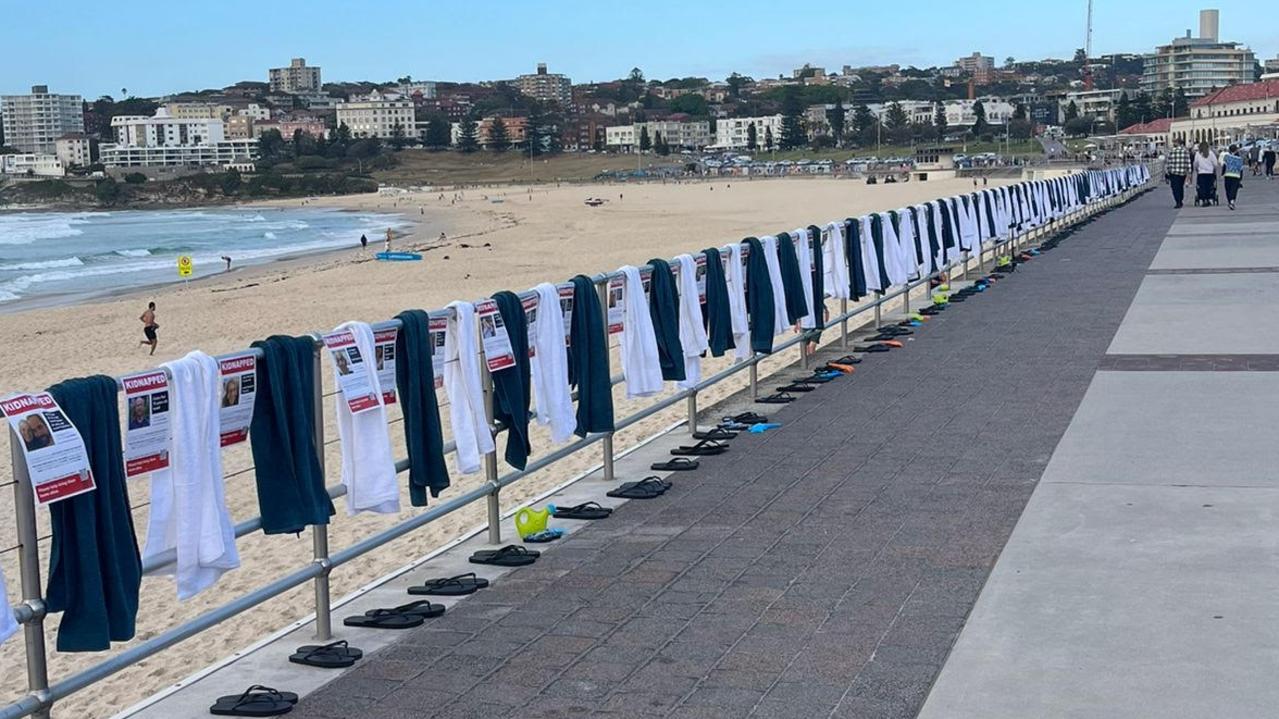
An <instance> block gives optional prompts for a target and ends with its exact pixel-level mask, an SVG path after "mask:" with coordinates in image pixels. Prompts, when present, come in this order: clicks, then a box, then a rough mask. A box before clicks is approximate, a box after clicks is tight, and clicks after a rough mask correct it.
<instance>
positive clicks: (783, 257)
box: [777, 232, 808, 325]
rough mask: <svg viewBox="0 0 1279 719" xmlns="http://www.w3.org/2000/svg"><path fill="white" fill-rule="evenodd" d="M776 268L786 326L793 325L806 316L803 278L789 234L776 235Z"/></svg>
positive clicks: (793, 243) (806, 307)
mask: <svg viewBox="0 0 1279 719" xmlns="http://www.w3.org/2000/svg"><path fill="white" fill-rule="evenodd" d="M777 266H778V268H779V269H780V270H781V273H782V293H783V294H784V295H786V324H789V325H794V324H797V323H798V322H799V321H800V320H802V319H803V318H804V315H806V314H808V302H807V301H806V300H805V299H804V277H803V275H802V274H800V269H799V255H798V254H797V253H796V250H795V239H794V238H792V237H791V235H790V233H789V232H781V233H778V235H777Z"/></svg>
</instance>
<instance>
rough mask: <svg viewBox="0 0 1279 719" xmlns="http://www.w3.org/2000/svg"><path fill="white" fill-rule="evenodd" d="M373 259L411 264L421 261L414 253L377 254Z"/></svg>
mask: <svg viewBox="0 0 1279 719" xmlns="http://www.w3.org/2000/svg"><path fill="white" fill-rule="evenodd" d="M374 257H376V258H378V259H379V260H384V261H387V262H413V261H416V260H420V259H422V256H421V255H419V254H417V253H416V252H379V253H377V254H376V255H374Z"/></svg>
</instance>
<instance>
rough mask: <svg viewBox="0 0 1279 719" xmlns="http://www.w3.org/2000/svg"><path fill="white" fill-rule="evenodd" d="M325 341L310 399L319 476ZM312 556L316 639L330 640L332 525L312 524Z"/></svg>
mask: <svg viewBox="0 0 1279 719" xmlns="http://www.w3.org/2000/svg"><path fill="white" fill-rule="evenodd" d="M323 347H324V344H323V343H322V342H321V341H320V340H319V339H318V338H316V341H315V352H314V353H313V362H314V367H315V389H314V393H313V396H312V398H311V402H312V405H313V407H314V409H315V427H314V428H313V429H312V431H313V432H314V433H315V454H316V459H318V460H319V461H320V476H321V477H323V476H326V473H325V471H324V381H323V378H324V372H323V367H324V363H323V362H322V358H321V356H320V355H321V354H322V353H323V352H324V349H323ZM311 557H312V561H314V562H315V563H316V564H318V565H320V570H321V571H320V573H319V574H317V575H315V585H314V586H315V638H316V639H318V640H319V641H322V642H327V641H329V640H330V639H332V638H333V616H332V607H333V604H332V595H331V594H330V592H329V572H330V570H331V567H330V565H329V527H328V525H327V524H313V525H311Z"/></svg>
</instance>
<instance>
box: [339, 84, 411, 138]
mask: <svg viewBox="0 0 1279 719" xmlns="http://www.w3.org/2000/svg"><path fill="white" fill-rule="evenodd" d="M337 123H338V126H339V127H341V126H342V125H346V127H347V129H348V130H350V131H351V136H352V137H380V138H383V139H386V138H391V137H394V136H395V133H396V128H399V131H400V132H402V133H403V134H404V135H405V136H412V135H413V132H414V128H415V127H416V126H417V123H416V122H415V120H414V111H413V101H412V100H403V99H394V100H392V99H389V98H388V97H387V96H385V95H382V94H381V93H378V92H373V93H371V94H370V95H369V96H368V97H366V98H361V99H352V100H351V101H350V102H340V103H338V106H337Z"/></svg>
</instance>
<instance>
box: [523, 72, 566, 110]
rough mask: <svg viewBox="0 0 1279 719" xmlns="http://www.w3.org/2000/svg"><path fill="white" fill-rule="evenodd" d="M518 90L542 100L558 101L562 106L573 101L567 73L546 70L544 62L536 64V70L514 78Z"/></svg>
mask: <svg viewBox="0 0 1279 719" xmlns="http://www.w3.org/2000/svg"><path fill="white" fill-rule="evenodd" d="M515 87H516V88H517V89H519V91H520V92H521V93H522V94H524V95H528V96H529V97H531V98H534V99H536V100H541V101H542V102H558V103H559V104H560V105H562V106H564V107H568V106H569V105H571V104H572V103H573V81H572V80H570V79H569V78H568V76H567V75H559V74H556V73H552V72H547V71H546V63H544V62H539V63H538V64H537V72H536V73H534V74H532V75H520V76H519V77H517V78H515Z"/></svg>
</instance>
